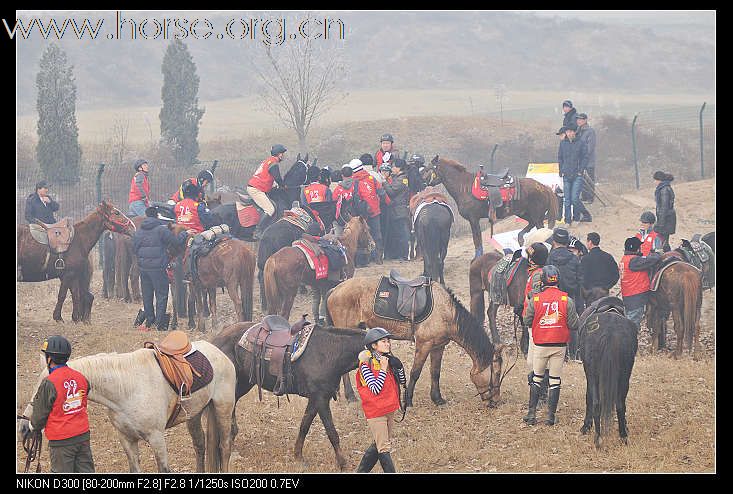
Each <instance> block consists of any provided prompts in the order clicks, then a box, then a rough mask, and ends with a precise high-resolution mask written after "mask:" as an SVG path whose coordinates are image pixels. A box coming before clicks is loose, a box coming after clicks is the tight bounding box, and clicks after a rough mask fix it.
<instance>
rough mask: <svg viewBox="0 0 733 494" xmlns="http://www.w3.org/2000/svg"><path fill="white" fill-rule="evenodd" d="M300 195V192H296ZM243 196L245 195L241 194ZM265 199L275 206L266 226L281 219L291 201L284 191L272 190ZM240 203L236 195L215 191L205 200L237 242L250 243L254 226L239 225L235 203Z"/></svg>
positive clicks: (234, 193)
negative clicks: (267, 198) (268, 199)
mask: <svg viewBox="0 0 733 494" xmlns="http://www.w3.org/2000/svg"><path fill="white" fill-rule="evenodd" d="M298 193H300V192H298ZM243 194H244V195H246V193H244V192H243ZM267 197H269V198H270V200H271V201H272V203H273V204H274V205H275V214H274V215H273V216H272V218H270V219H269V221H268V224H270V225H271V224H272V223H274V222H275V221H277V219H278V218H281V217H282V215H283V211H285V210H286V209H290V206H291V201H290V199H289V193H288V191H286V190H285V189H281V188H274V189H272V190H271V191H270V192H268V193H267ZM237 201H241V198H240V197H239V195H238V193H236V192H229V191H225V190H224V191H217V192H214V193H213V194H211V196H209V197H208V198H207V204H208V206H209V209H210V210H211V212H212V213H213V214H214V215H216V217H218V218H219V220H220V221H221V223H222V224H226V225H228V226H229V231H230V232H231V234H232V236H234V237H235V238H237V239H239V240H244V241H247V242H252V241H253V240H252V235H253V234H254V231H255V228H256V226H257V225H256V224H255V225H252V226H249V227H242V226H241V225H240V224H239V217H238V216H237V208H236V204H235V202H237ZM257 211H258V213H259V214H260V215H262V214H264V213H263V212H262V210H260V209H259V208H258V210H257Z"/></svg>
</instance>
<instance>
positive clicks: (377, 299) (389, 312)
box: [373, 276, 433, 323]
mask: <svg viewBox="0 0 733 494" xmlns="http://www.w3.org/2000/svg"><path fill="white" fill-rule="evenodd" d="M426 292H427V300H426V301H425V310H424V311H423V312H422V314H417V315H416V316H415V322H416V323H419V322H423V321H424V320H425V319H427V318H428V317H429V316H430V314H432V312H433V293H432V287H431V286H430V285H428V286H427V290H426ZM373 305H374V313H375V314H376V315H378V316H379V317H383V318H385V319H390V320H392V321H400V322H403V321H409V320H410V319H409V318H407V317H404V316H402V314H400V313H399V312H398V311H397V287H396V286H395V285H393V284H392V283H390V282H389V276H382V279H381V280H380V281H379V285H378V286H377V291H376V292H375V293H374V304H373Z"/></svg>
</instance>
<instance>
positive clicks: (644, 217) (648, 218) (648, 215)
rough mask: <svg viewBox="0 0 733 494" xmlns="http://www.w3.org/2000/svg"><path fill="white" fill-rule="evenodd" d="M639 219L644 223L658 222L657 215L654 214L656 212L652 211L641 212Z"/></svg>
mask: <svg viewBox="0 0 733 494" xmlns="http://www.w3.org/2000/svg"><path fill="white" fill-rule="evenodd" d="M639 221H641V222H642V223H649V224H653V223H656V222H657V217H656V216H654V213H652V212H651V211H644V212H643V213H641V217H640V218H639Z"/></svg>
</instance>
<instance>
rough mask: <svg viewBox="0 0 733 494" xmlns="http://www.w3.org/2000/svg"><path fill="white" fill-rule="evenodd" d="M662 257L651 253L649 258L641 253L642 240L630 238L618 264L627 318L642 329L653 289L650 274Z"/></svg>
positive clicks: (625, 244) (625, 243)
mask: <svg viewBox="0 0 733 494" xmlns="http://www.w3.org/2000/svg"><path fill="white" fill-rule="evenodd" d="M661 259H662V256H661V254H658V253H656V252H651V253H650V254H649V255H648V256H644V255H642V253H641V240H639V239H638V238H637V237H629V238H627V239H626V241H625V242H624V256H623V257H622V258H621V261H620V262H619V263H618V270H619V273H620V275H621V298H622V299H623V301H624V310H625V312H626V317H627V318H629V319H631V320H632V321H634V322H635V323H636V326H637V327H638V328H641V319H642V317H644V311H645V309H646V304H647V302H648V301H649V290H650V288H651V283H650V276H649V272H650V271H652V270H653V269H654V268H656V267H657V265H658V264H659V262H660V261H661Z"/></svg>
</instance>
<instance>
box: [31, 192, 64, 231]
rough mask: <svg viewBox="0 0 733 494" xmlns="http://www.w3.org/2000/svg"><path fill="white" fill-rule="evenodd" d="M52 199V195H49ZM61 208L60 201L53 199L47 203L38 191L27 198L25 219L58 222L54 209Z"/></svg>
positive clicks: (32, 221)
mask: <svg viewBox="0 0 733 494" xmlns="http://www.w3.org/2000/svg"><path fill="white" fill-rule="evenodd" d="M48 198H49V199H51V197H50V196H49V197H48ZM58 210H59V203H58V202H56V201H54V200H53V199H51V202H49V203H48V204H45V203H44V202H43V201H42V200H41V197H40V196H39V195H38V193H36V192H34V193H33V194H31V195H29V196H28V198H27V199H26V200H25V219H26V221H27V222H28V223H29V224H30V223H35V222H36V220H40V221H42V222H43V223H49V224H50V223H56V218H55V217H54V215H53V213H54V211H58Z"/></svg>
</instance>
